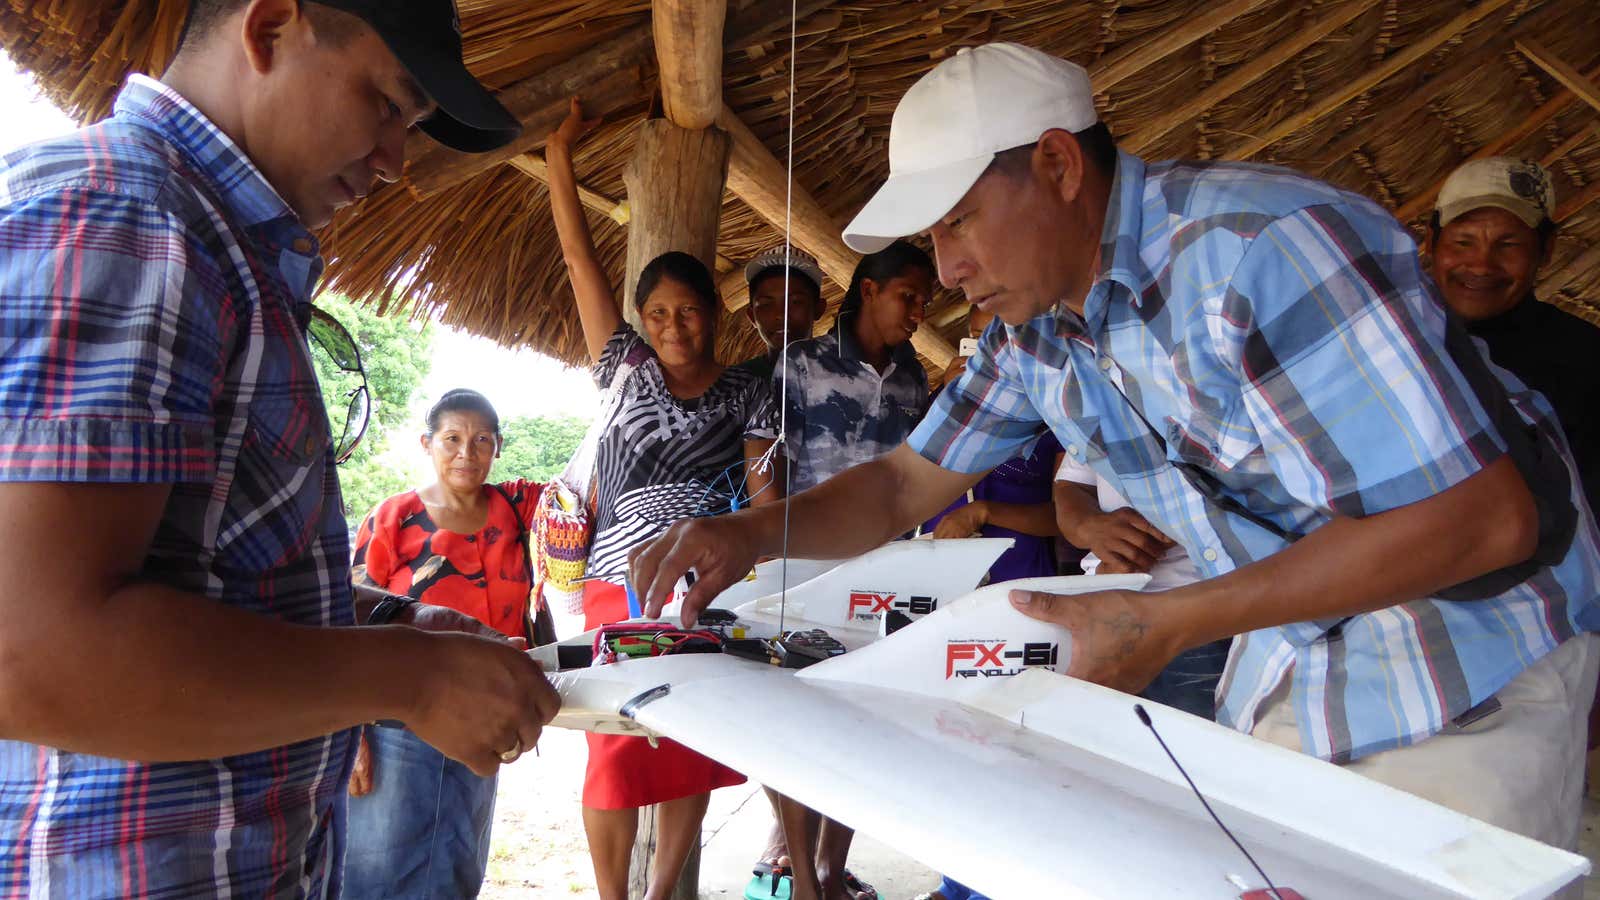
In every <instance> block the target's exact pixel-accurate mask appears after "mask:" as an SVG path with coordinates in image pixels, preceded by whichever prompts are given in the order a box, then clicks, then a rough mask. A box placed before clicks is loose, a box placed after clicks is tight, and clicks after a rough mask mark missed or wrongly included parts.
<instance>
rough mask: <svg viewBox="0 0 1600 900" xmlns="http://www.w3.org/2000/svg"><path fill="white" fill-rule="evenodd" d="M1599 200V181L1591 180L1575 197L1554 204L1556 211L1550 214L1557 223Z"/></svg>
mask: <svg viewBox="0 0 1600 900" xmlns="http://www.w3.org/2000/svg"><path fill="white" fill-rule="evenodd" d="M1595 200H1600V181H1591V182H1589V186H1588V187H1586V188H1584V189H1583V190H1582V191H1580V192H1579V193H1578V195H1577V196H1576V197H1573V198H1572V199H1570V200H1568V201H1567V202H1565V203H1558V204H1556V211H1555V212H1554V213H1553V214H1552V215H1551V216H1550V218H1551V219H1553V220H1554V221H1555V223H1556V224H1557V225H1559V224H1561V223H1562V222H1565V221H1566V220H1568V219H1570V218H1572V217H1573V216H1575V215H1577V214H1578V210H1580V209H1583V208H1584V207H1585V206H1588V205H1589V204H1591V203H1593V202H1594V201H1595Z"/></svg>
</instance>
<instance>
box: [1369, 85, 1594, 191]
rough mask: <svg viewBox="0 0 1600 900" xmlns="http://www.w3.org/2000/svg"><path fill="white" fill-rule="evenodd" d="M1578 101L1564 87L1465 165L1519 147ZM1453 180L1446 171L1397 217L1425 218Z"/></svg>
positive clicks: (1479, 151) (1453, 169)
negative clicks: (1448, 179)
mask: <svg viewBox="0 0 1600 900" xmlns="http://www.w3.org/2000/svg"><path fill="white" fill-rule="evenodd" d="M1587 74H1588V77H1589V78H1591V79H1592V78H1595V77H1596V76H1600V65H1597V66H1595V67H1594V68H1592V69H1590V70H1589V72H1588V73H1587ZM1577 99H1578V98H1577V97H1576V96H1575V95H1573V93H1572V92H1571V91H1569V90H1566V89H1564V88H1563V89H1562V91H1561V93H1559V94H1557V95H1555V96H1554V97H1551V98H1550V99H1549V100H1547V101H1545V104H1544V105H1543V106H1541V107H1539V108H1538V109H1536V110H1534V111H1533V112H1531V113H1528V115H1527V117H1526V118H1524V119H1523V120H1522V121H1521V122H1518V123H1517V124H1516V125H1515V126H1514V127H1512V128H1511V129H1510V130H1509V131H1507V132H1506V133H1505V134H1502V135H1500V136H1499V137H1497V138H1495V139H1494V140H1492V141H1490V142H1489V143H1487V144H1484V145H1483V146H1482V147H1479V148H1478V149H1477V150H1475V151H1474V152H1473V154H1472V155H1471V156H1469V157H1467V158H1466V159H1465V160H1462V162H1471V161H1472V160H1475V159H1483V158H1484V157H1486V156H1495V155H1498V154H1500V153H1502V152H1504V151H1505V150H1507V149H1509V148H1511V147H1514V146H1516V145H1517V144H1519V143H1521V142H1522V141H1523V140H1525V139H1527V137H1528V136H1529V135H1531V134H1533V133H1534V132H1535V131H1538V130H1539V129H1540V128H1541V127H1543V126H1544V123H1546V122H1548V121H1550V120H1551V119H1553V118H1555V117H1556V116H1558V115H1560V114H1561V113H1562V112H1563V111H1565V110H1566V108H1567V107H1569V106H1571V105H1572V104H1573V103H1575V102H1576V101H1577ZM1451 171H1455V168H1454V167H1452V168H1451ZM1449 177H1450V173H1449V172H1446V173H1445V174H1444V177H1442V178H1440V179H1439V180H1438V181H1435V182H1434V183H1433V184H1432V185H1431V186H1429V188H1428V189H1427V190H1425V191H1423V192H1421V193H1419V194H1417V195H1416V196H1415V197H1412V198H1411V199H1410V200H1407V201H1406V202H1405V203H1404V204H1402V205H1401V207H1400V208H1399V209H1397V210H1395V211H1394V217H1395V218H1396V219H1399V220H1400V221H1402V222H1409V221H1411V220H1412V219H1415V218H1416V217H1417V216H1419V215H1421V214H1422V213H1423V212H1424V211H1426V210H1427V208H1428V205H1429V204H1431V203H1432V202H1433V198H1434V197H1437V196H1439V189H1440V188H1442V187H1444V182H1445V179H1446V178H1449Z"/></svg>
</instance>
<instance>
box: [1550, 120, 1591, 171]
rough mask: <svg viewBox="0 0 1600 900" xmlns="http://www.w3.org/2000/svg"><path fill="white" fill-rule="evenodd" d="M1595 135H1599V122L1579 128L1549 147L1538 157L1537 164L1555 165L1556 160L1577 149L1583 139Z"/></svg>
mask: <svg viewBox="0 0 1600 900" xmlns="http://www.w3.org/2000/svg"><path fill="white" fill-rule="evenodd" d="M1596 137H1600V123H1596V124H1594V125H1590V126H1589V127H1587V128H1579V129H1578V130H1577V131H1574V132H1573V133H1572V135H1571V136H1570V137H1568V138H1567V139H1566V140H1564V141H1562V142H1561V143H1560V144H1557V145H1556V146H1554V147H1552V148H1550V152H1549V153H1546V154H1545V155H1544V156H1541V157H1539V165H1541V166H1544V167H1545V168H1547V169H1548V168H1549V167H1550V166H1553V165H1555V163H1556V161H1557V160H1559V159H1562V158H1564V157H1565V156H1566V155H1567V154H1568V153H1571V152H1572V151H1574V150H1576V149H1578V147H1579V146H1581V145H1582V144H1583V143H1584V142H1585V141H1587V140H1589V139H1590V138H1596Z"/></svg>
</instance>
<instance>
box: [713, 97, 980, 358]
mask: <svg viewBox="0 0 1600 900" xmlns="http://www.w3.org/2000/svg"><path fill="white" fill-rule="evenodd" d="M717 124H718V125H719V126H721V127H722V128H723V129H724V130H726V131H727V132H728V135H729V136H730V137H731V138H732V141H733V148H732V150H731V151H730V153H729V156H728V190H729V191H730V192H731V193H732V194H733V195H734V196H736V197H738V198H739V199H740V200H743V201H744V203H745V205H746V206H749V207H750V209H751V210H753V211H754V212H755V213H756V215H758V216H760V217H762V218H763V219H766V220H767V221H768V222H770V223H772V226H773V227H774V228H777V229H778V230H779V231H782V230H783V227H784V220H785V216H784V185H785V183H786V181H787V175H788V173H787V171H786V170H785V169H784V166H783V163H780V162H778V159H777V157H775V156H773V155H772V151H770V150H768V149H767V148H766V145H765V144H763V143H761V139H760V138H758V137H756V136H755V133H754V132H752V131H751V130H750V129H749V128H748V127H747V126H746V125H745V124H744V122H743V121H741V120H740V119H739V117H738V116H737V115H735V114H734V112H733V110H731V109H728V108H727V107H723V109H722V114H721V115H720V116H718V117H717ZM788 222H789V238H790V240H792V241H793V242H794V243H795V245H796V246H798V247H800V248H801V249H802V250H805V251H807V252H809V253H810V254H811V255H812V256H815V257H816V258H817V264H818V265H819V266H821V267H822V271H823V272H825V273H827V276H828V277H829V278H831V279H833V281H834V283H835V284H838V285H840V286H848V285H849V284H850V276H851V275H852V274H853V273H854V272H855V268H856V262H857V260H859V259H860V257H859V256H857V255H856V253H855V251H853V250H851V249H850V248H849V247H846V246H845V244H844V239H843V238H842V237H841V236H840V228H839V225H838V223H837V222H835V221H834V220H833V217H832V216H829V215H828V212H827V210H825V209H823V208H822V205H821V204H819V203H818V202H817V201H816V198H814V197H812V196H811V193H810V192H809V191H807V190H806V189H805V188H804V187H802V186H800V185H798V184H796V185H794V190H793V192H792V194H791V196H790V197H789V215H788ZM747 302H748V301H747ZM911 344H912V346H914V347H916V348H917V352H918V353H921V354H922V355H923V356H926V357H927V358H928V359H929V360H930V361H931V362H932V363H933V364H934V365H935V366H937V367H938V368H941V369H942V368H944V367H945V366H948V365H949V364H950V360H952V359H954V358H955V355H956V348H955V347H953V346H951V345H950V342H949V341H947V340H945V339H944V338H942V337H940V336H939V333H938V332H937V331H935V330H934V329H933V328H932V327H931V326H930V325H929V323H927V322H923V323H922V327H921V328H918V329H917V333H916V334H915V335H914V336H912V338H911Z"/></svg>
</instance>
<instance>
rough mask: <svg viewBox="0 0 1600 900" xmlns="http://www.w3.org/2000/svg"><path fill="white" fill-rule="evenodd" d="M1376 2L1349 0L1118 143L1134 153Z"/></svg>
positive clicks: (1333, 30) (1281, 63) (1372, 0)
mask: <svg viewBox="0 0 1600 900" xmlns="http://www.w3.org/2000/svg"><path fill="white" fill-rule="evenodd" d="M1377 5H1378V0H1351V2H1350V3H1347V4H1345V5H1344V6H1343V7H1341V8H1339V9H1336V10H1334V11H1333V12H1331V13H1328V14H1327V15H1325V16H1323V17H1322V18H1320V19H1318V20H1317V21H1315V22H1313V23H1311V24H1310V25H1307V26H1306V27H1304V28H1302V29H1300V30H1299V31H1297V32H1295V34H1294V35H1293V36H1291V37H1290V38H1289V40H1287V41H1284V42H1283V43H1280V44H1278V45H1277V46H1275V47H1273V48H1272V49H1270V50H1268V51H1267V52H1265V53H1263V54H1261V55H1260V56H1257V57H1255V58H1254V59H1251V60H1250V61H1249V62H1247V63H1244V64H1242V65H1240V66H1238V67H1237V68H1235V69H1234V70H1233V71H1231V72H1229V73H1228V74H1227V76H1226V77H1225V78H1223V79H1222V80H1220V81H1218V82H1216V83H1215V84H1213V85H1211V86H1210V87H1208V88H1206V89H1205V90H1203V91H1201V92H1200V93H1198V94H1195V95H1194V96H1193V97H1191V98H1189V99H1188V100H1187V101H1185V102H1183V103H1180V104H1178V105H1177V106H1175V107H1173V108H1171V109H1168V110H1163V111H1162V112H1160V113H1158V114H1157V115H1156V116H1155V117H1154V118H1152V119H1151V120H1150V121H1149V122H1147V123H1145V125H1144V126H1143V127H1141V128H1140V129H1139V130H1138V131H1135V132H1134V133H1133V134H1131V135H1129V136H1128V138H1127V139H1126V140H1124V141H1123V142H1122V143H1123V144H1124V145H1125V146H1127V147H1128V149H1129V150H1130V151H1132V152H1134V153H1137V152H1139V151H1140V150H1143V149H1145V148H1146V147H1149V146H1150V145H1151V144H1154V143H1155V142H1156V141H1158V140H1160V139H1161V138H1162V137H1163V136H1164V135H1166V133H1167V132H1169V131H1171V130H1172V129H1174V128H1176V127H1178V126H1179V125H1182V124H1183V123H1185V122H1189V121H1192V120H1193V119H1194V117H1195V116H1197V115H1199V114H1200V113H1202V112H1205V111H1206V110H1208V109H1210V108H1211V107H1213V106H1216V105H1217V104H1218V103H1220V102H1222V101H1223V100H1226V99H1227V98H1229V97H1232V96H1233V95H1234V94H1237V93H1239V92H1240V91H1242V90H1244V89H1245V88H1247V87H1249V86H1250V85H1252V84H1255V83H1256V82H1257V81H1259V80H1260V79H1261V77H1262V76H1264V75H1266V74H1267V73H1269V72H1271V71H1272V70H1273V69H1276V68H1277V67H1279V66H1281V65H1283V64H1284V63H1286V62H1288V61H1289V60H1291V59H1293V58H1294V57H1296V56H1298V55H1300V53H1301V51H1303V50H1305V49H1306V48H1307V47H1310V46H1311V45H1312V44H1315V43H1316V42H1317V41H1320V40H1322V39H1323V38H1325V37H1327V36H1328V35H1330V34H1332V33H1333V32H1335V31H1338V30H1339V29H1340V28H1343V27H1344V26H1346V25H1348V24H1350V23H1351V22H1353V21H1355V20H1356V19H1357V18H1359V17H1360V16H1361V14H1362V13H1364V12H1366V11H1367V10H1369V9H1371V8H1373V7H1374V6H1377Z"/></svg>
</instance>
